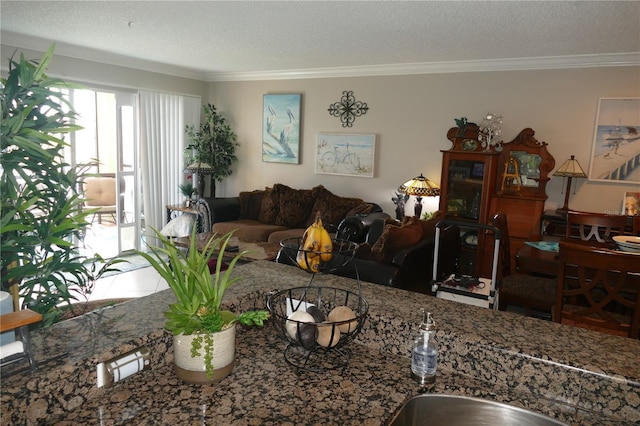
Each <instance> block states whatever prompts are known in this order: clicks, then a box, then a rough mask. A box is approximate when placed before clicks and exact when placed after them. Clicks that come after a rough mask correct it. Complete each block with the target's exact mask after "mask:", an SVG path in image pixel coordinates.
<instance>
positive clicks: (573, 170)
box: [553, 155, 587, 178]
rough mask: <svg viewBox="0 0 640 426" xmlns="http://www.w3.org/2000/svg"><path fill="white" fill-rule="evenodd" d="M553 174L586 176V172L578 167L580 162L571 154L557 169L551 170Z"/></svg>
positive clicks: (574, 176)
mask: <svg viewBox="0 0 640 426" xmlns="http://www.w3.org/2000/svg"><path fill="white" fill-rule="evenodd" d="M553 176H561V177H572V178H586V177H587V175H586V173H585V172H584V171H583V170H582V167H580V163H578V160H576V159H575V157H574V156H573V155H572V156H571V158H569V159H568V160H567V161H565V162H564V163H562V165H561V166H560V167H558V170H556V171H555V172H553Z"/></svg>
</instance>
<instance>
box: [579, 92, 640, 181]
mask: <svg viewBox="0 0 640 426" xmlns="http://www.w3.org/2000/svg"><path fill="white" fill-rule="evenodd" d="M593 139H594V140H593V149H592V151H591V166H590V168H589V179H590V180H597V181H623V182H625V183H632V182H640V98H602V99H600V102H599V105H598V120H597V123H596V129H595V132H594V138H593Z"/></svg>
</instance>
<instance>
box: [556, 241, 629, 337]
mask: <svg viewBox="0 0 640 426" xmlns="http://www.w3.org/2000/svg"><path fill="white" fill-rule="evenodd" d="M558 273H559V275H558V288H557V296H556V305H555V309H554V314H553V320H554V321H555V322H559V323H562V324H569V325H573V326H577V327H582V328H587V329H590V330H596V331H601V332H604V333H609V334H614V335H618V336H624V337H631V338H634V339H637V338H638V328H639V324H640V304H639V303H640V301H639V300H638V299H639V296H638V293H639V291H640V275H638V274H640V261H639V259H638V256H637V255H635V254H633V253H625V252H619V251H613V250H606V249H599V248H595V247H590V246H585V245H580V244H571V243H570V242H565V241H561V242H560V265H559V269H558Z"/></svg>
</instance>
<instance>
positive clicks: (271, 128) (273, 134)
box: [262, 93, 302, 164]
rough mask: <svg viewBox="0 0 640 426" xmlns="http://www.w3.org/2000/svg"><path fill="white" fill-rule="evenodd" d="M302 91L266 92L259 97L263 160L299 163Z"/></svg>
mask: <svg viewBox="0 0 640 426" xmlns="http://www.w3.org/2000/svg"><path fill="white" fill-rule="evenodd" d="M301 100H302V95H301V94H299V93H293V94H267V95H264V96H263V99H262V161H264V162H270V163H289V164H300V143H301V141H300V109H301Z"/></svg>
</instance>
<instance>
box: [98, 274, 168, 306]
mask: <svg viewBox="0 0 640 426" xmlns="http://www.w3.org/2000/svg"><path fill="white" fill-rule="evenodd" d="M168 288H169V286H168V285H167V282H166V281H165V280H164V279H162V277H160V275H159V274H158V273H157V272H156V270H155V269H153V268H151V267H148V268H142V269H136V270H135V271H131V272H123V273H121V274H117V275H112V276H109V277H106V278H101V279H100V280H98V281H97V282H96V286H95V288H94V290H93V292H92V293H91V296H90V297H89V300H100V299H112V298H130V297H131V298H133V297H142V296H148V295H149V294H153V293H155V292H158V291H161V290H165V289H168Z"/></svg>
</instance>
